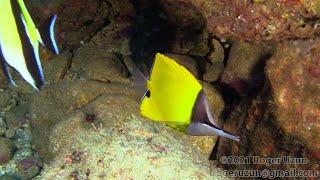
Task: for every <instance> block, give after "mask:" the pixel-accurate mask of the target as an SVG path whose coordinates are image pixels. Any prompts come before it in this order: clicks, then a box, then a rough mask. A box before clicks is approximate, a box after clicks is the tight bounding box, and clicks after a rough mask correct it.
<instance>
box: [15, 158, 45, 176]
mask: <svg viewBox="0 0 320 180" xmlns="http://www.w3.org/2000/svg"><path fill="white" fill-rule="evenodd" d="M39 172H40V167H39V165H38V162H37V161H36V160H35V159H32V158H29V159H23V160H21V161H19V163H18V164H17V171H16V172H15V173H14V175H15V176H17V177H19V178H20V179H32V178H33V177H35V176H36V175H38V174H39Z"/></svg>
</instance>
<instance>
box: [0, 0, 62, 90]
mask: <svg viewBox="0 0 320 180" xmlns="http://www.w3.org/2000/svg"><path fill="white" fill-rule="evenodd" d="M56 19H57V16H56V15H54V16H52V17H51V19H50V22H49V23H48V26H47V28H46V29H45V30H44V31H43V33H42V32H41V33H40V32H39V30H38V29H37V27H36V25H35V24H34V22H33V20H32V18H31V16H30V14H29V12H28V10H27V8H26V6H25V4H24V2H23V0H1V1H0V62H1V65H2V69H3V72H4V74H5V75H6V77H7V78H8V80H9V82H10V83H11V84H13V85H15V82H14V81H13V79H12V76H11V74H10V71H9V67H12V68H14V69H15V70H16V71H18V72H19V73H20V75H21V76H22V77H23V79H24V80H26V81H27V82H28V83H29V84H30V85H32V86H33V87H34V88H35V89H39V88H41V87H42V85H43V84H44V75H43V71H42V66H41V61H40V55H39V44H42V45H43V46H46V47H48V48H49V49H50V50H51V51H53V52H54V53H56V54H59V49H58V47H57V44H56V41H55V38H54V25H55V22H56ZM41 37H43V39H42V38H41Z"/></svg>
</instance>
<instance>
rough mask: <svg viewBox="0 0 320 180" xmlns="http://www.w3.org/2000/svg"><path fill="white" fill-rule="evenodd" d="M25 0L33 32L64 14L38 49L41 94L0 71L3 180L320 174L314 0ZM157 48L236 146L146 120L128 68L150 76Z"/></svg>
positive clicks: (318, 24) (318, 10)
mask: <svg viewBox="0 0 320 180" xmlns="http://www.w3.org/2000/svg"><path fill="white" fill-rule="evenodd" d="M24 2H25V3H26V6H27V8H28V10H29V12H30V14H31V16H32V18H33V20H34V22H35V24H36V25H38V26H41V24H44V23H46V21H47V20H48V18H50V17H51V16H52V15H53V14H57V15H58V19H57V22H56V25H55V38H56V40H57V43H58V46H59V49H60V52H61V53H60V55H55V54H53V53H51V52H49V51H48V50H46V49H44V48H40V56H41V59H42V66H43V72H44V76H45V85H44V86H43V88H42V89H41V90H39V91H36V90H34V89H32V87H31V86H30V85H29V84H27V83H26V82H25V81H24V80H23V79H22V78H21V76H20V75H19V74H18V73H16V72H15V71H14V70H12V71H11V73H12V75H13V79H14V80H15V82H16V84H17V87H14V86H12V85H9V84H8V81H7V80H6V77H5V75H4V74H3V73H2V71H1V72H0V88H1V89H0V112H1V113H0V179H32V178H33V179H228V178H230V179H232V178H238V179H239V178H240V179H241V178H244V177H248V176H246V175H245V174H244V171H239V172H240V174H239V172H238V174H237V175H234V174H233V175H232V174H230V172H233V173H235V172H237V171H235V170H260V171H263V170H265V171H268V173H267V176H262V175H263V174H261V172H256V174H255V175H256V176H257V177H264V178H272V177H277V176H276V175H275V174H270V172H276V171H275V170H279V174H278V175H279V177H281V176H280V175H282V177H289V175H292V176H291V177H292V178H296V179H300V178H302V177H303V178H306V179H317V178H319V175H320V165H319V164H320V133H319V132H320V39H319V35H320V1H318V0H314V1H306V0H279V1H268V0H253V1H247V0H237V1H225V0H82V1H80V0H59V1H50V0H42V1H40V0H25V1H24ZM0 28H1V27H0ZM158 52H160V53H163V54H165V55H166V56H168V57H170V58H172V59H174V60H176V61H177V62H178V63H179V64H181V65H183V66H184V67H186V68H187V69H188V70H189V71H190V72H191V73H192V74H193V75H194V76H195V77H196V78H197V79H198V80H199V82H200V83H201V85H202V87H203V89H204V91H205V93H206V96H207V99H208V102H209V105H210V106H211V108H212V111H213V113H214V114H215V116H216V117H218V119H219V125H220V127H223V129H225V130H228V131H229V132H232V133H234V134H236V135H238V136H240V138H241V140H240V142H236V141H232V140H229V139H225V138H221V137H220V138H219V137H217V136H188V135H186V134H184V133H181V132H179V131H177V130H175V129H173V128H170V127H168V126H166V125H165V124H163V123H159V122H154V121H150V120H149V119H147V118H144V117H142V116H141V115H140V110H139V103H140V99H141V96H140V95H139V93H137V90H136V88H135V86H134V80H133V74H132V69H134V68H135V67H138V68H139V69H140V70H141V71H142V72H143V73H144V74H146V75H147V74H149V73H150V70H151V68H152V64H153V59H154V56H155V54H156V53H158ZM163 88H166V87H163ZM159 91H161V90H159ZM172 94H173V95H172V96H175V95H177V94H179V92H174V91H172ZM226 170H228V171H226ZM273 170H274V171H273ZM280 170H281V172H280ZM293 170H294V172H292V171H293ZM290 171H291V172H290ZM298 171H302V172H304V173H305V174H303V175H301V176H298V174H297V172H298ZM306 171H307V172H306ZM283 172H287V173H293V174H287V176H285V175H284V174H283ZM259 173H260V174H259ZM281 173H282V174H281ZM257 174H258V175H257ZM226 175H229V176H226ZM255 175H253V174H251V176H250V177H254V176H255Z"/></svg>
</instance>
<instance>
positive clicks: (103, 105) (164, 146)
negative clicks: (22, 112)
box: [38, 94, 218, 179]
mask: <svg viewBox="0 0 320 180" xmlns="http://www.w3.org/2000/svg"><path fill="white" fill-rule="evenodd" d="M137 108H138V103H137V101H135V100H133V99H132V98H131V97H130V96H125V95H121V94H119V95H111V94H110V95H108V94H106V95H103V96H101V97H99V98H98V99H96V100H95V101H93V102H92V103H90V104H88V106H86V107H84V109H85V110H83V109H82V110H80V111H77V112H75V113H73V114H72V115H71V116H69V117H68V118H66V119H64V120H62V121H61V122H60V123H59V124H57V125H56V126H55V128H54V129H52V131H51V135H50V138H49V141H50V146H51V152H52V153H55V154H56V158H54V160H53V161H51V163H50V165H49V166H46V167H45V168H44V171H43V172H42V173H41V175H40V176H39V177H38V178H40V179H48V178H49V179H50V178H52V177H55V178H58V179H59V178H60V179H63V178H66V177H70V176H76V177H78V178H80V179H83V178H90V179H91V178H93V179H94V178H98V177H100V178H124V177H126V178H142V177H153V178H160V177H161V178H176V177H181V178H184V177H185V178H186V177H189V178H190V177H194V178H200V177H201V178H203V179H209V178H213V177H212V176H211V174H210V170H209V169H208V162H207V160H206V157H205V156H203V155H201V154H198V153H199V152H197V150H196V148H194V147H193V146H192V145H191V144H189V143H187V142H188V141H185V140H183V139H181V138H183V136H180V135H179V133H178V132H176V131H175V130H173V129H172V128H169V127H166V126H163V125H161V124H157V123H153V122H151V121H146V120H144V119H142V118H138V117H137V116H136V115H133V114H136V112H137V111H136V109H137ZM124 110H125V111H124ZM83 111H84V112H85V111H90V112H92V113H96V116H97V120H96V122H93V124H94V125H92V124H89V123H87V122H86V121H84V120H83V118H84V117H83V116H85V113H84V112H83ZM119 112H120V113H119ZM122 112H126V113H122ZM99 124H102V125H99ZM62 132H63V133H62ZM160 134H161V135H160ZM71 142H72V143H71ZM137 162H139V163H137ZM141 168H142V169H144V170H143V171H141ZM214 171H218V170H217V169H214ZM163 172H165V174H163Z"/></svg>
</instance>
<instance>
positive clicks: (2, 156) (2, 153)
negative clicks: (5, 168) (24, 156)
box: [0, 137, 15, 165]
mask: <svg viewBox="0 0 320 180" xmlns="http://www.w3.org/2000/svg"><path fill="white" fill-rule="evenodd" d="M14 150H15V147H14V144H13V143H12V142H11V141H10V140H9V139H7V138H3V137H0V164H1V165H2V164H5V163H7V162H9V161H10V159H11V158H12V156H13V153H14Z"/></svg>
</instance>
